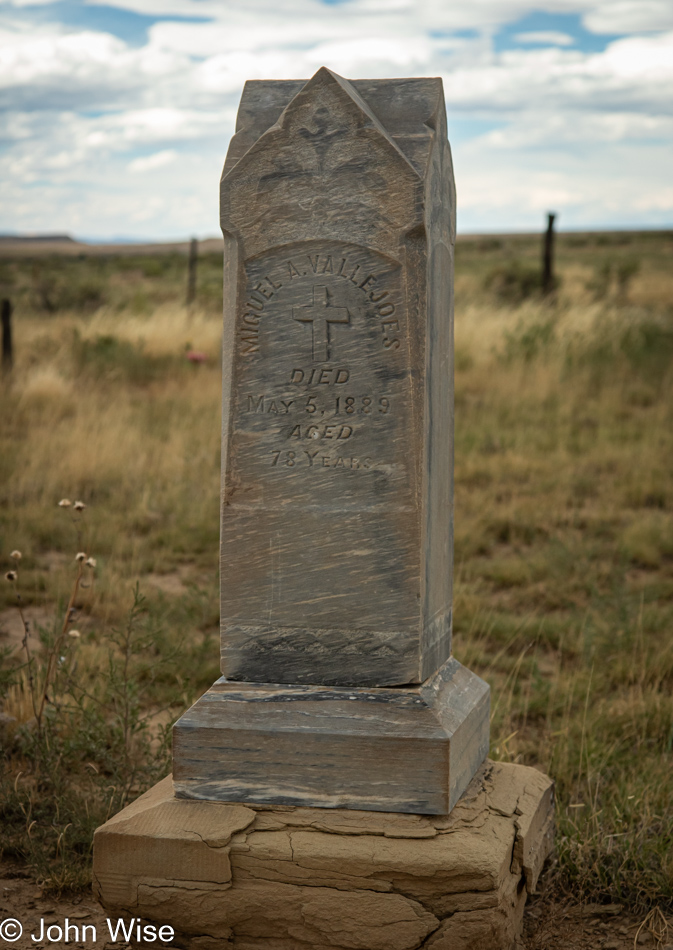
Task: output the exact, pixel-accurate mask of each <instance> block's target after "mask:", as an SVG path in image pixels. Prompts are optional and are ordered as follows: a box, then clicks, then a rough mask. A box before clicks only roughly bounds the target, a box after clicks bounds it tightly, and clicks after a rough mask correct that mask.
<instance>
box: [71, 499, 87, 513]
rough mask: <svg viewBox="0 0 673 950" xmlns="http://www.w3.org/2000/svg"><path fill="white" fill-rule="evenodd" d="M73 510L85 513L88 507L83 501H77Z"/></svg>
mask: <svg viewBox="0 0 673 950" xmlns="http://www.w3.org/2000/svg"><path fill="white" fill-rule="evenodd" d="M73 508H74V509H75V511H84V509H85V508H86V505H85V504H84V502H83V501H76V502H75V504H74V505H73Z"/></svg>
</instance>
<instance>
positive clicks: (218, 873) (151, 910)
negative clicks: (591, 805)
mask: <svg viewBox="0 0 673 950" xmlns="http://www.w3.org/2000/svg"><path fill="white" fill-rule="evenodd" d="M552 814H553V786H552V783H551V781H550V779H548V778H547V777H546V776H544V775H542V774H541V773H539V772H537V771H535V770H534V769H531V768H527V767H524V766H519V765H508V764H502V763H492V762H486V763H484V765H482V767H481V768H480V769H479V770H478V772H477V774H476V775H475V777H474V779H473V780H472V782H471V783H470V786H469V788H468V789H467V791H466V793H465V795H464V796H463V797H462V799H461V800H460V802H458V804H457V805H456V807H455V808H454V810H453V811H452V813H451V815H449V816H448V817H443V818H435V817H422V816H411V815H400V814H395V813H390V814H383V813H374V812H364V811H345V810H335V811H322V810H320V809H315V808H289V807H287V806H274V805H266V806H259V805H256V806H254V807H253V808H249V807H247V806H241V805H235V804H227V803H216V802H213V803H205V802H194V801H185V800H177V799H175V798H173V796H172V789H171V784H170V781H169V780H168V779H166V780H164V782H161V783H160V784H159V785H158V786H156V787H155V788H154V789H153V790H152V791H151V792H149V793H148V794H147V795H145V796H143V798H141V799H140V800H139V801H138V802H136V803H135V804H134V805H132V806H130V807H129V808H128V809H125V811H123V812H122V813H121V814H120V815H119V816H117V817H116V818H115V819H112V821H110V822H108V823H107V825H104V826H103V827H102V828H101V829H99V830H98V831H97V832H96V839H95V851H94V888H95V890H96V894H97V896H98V898H99V900H100V901H101V903H102V904H103V905H104V906H105V907H106V908H107V909H108V910H109V911H111V912H113V913H115V914H126V915H130V916H136V917H138V916H141V917H142V918H143V919H144V920H155V921H160V922H161V923H162V924H169V925H171V926H173V927H174V928H175V929H176V931H177V932H178V934H180V935H182V944H184V945H185V946H187V947H188V948H189V950H215V948H216V947H217V948H218V950H219V948H227V947H228V948H231V950H274V948H278V950H353V948H359V950H416V948H426V950H430V948H432V950H449V948H450V950H508V948H510V947H512V946H513V943H514V940H515V938H516V935H517V934H518V932H519V930H520V924H521V916H522V913H523V906H524V903H525V895H526V890H527V889H531V888H532V887H533V886H534V883H535V879H534V877H532V876H531V875H536V874H537V873H539V866H541V862H542V861H544V858H545V857H546V856H547V854H548V853H549V850H550V847H551V838H550V835H549V834H548V831H547V829H548V828H549V826H550V822H551V817H552ZM185 842H188V843H189V845H190V847H191V849H192V850H191V851H189V852H185V850H184V847H185ZM525 855H529V856H530V855H535V860H534V861H533V863H532V864H531V863H530V859H526V858H525V857H524V861H523V863H522V860H521V857H522V856H525ZM225 858H226V861H227V864H226V871H224V868H225V864H224V859H225ZM526 860H529V865H528V866H526V864H525V861H526ZM120 866H122V867H124V869H125V877H126V886H125V887H123V888H120V887H119V883H118V876H119V868H120ZM207 869H211V870H212V871H213V872H214V873H213V874H212V876H211V877H210V878H208V877H207V876H204V871H206V870H207Z"/></svg>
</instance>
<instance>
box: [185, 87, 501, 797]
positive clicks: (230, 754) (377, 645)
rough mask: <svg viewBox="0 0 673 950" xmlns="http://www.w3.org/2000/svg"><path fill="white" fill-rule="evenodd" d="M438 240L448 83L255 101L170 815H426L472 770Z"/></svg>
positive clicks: (224, 198) (249, 103) (478, 722)
mask: <svg viewBox="0 0 673 950" xmlns="http://www.w3.org/2000/svg"><path fill="white" fill-rule="evenodd" d="M454 220H455V197H454V189H453V179H452V171H451V158H450V151H449V146H448V142H447V140H446V116H445V110H444V99H443V92H442V84H441V80H438V79H401V80H363V81H356V82H347V81H346V80H344V79H342V78H341V77H339V76H336V75H335V74H334V73H332V72H330V71H329V70H327V69H321V70H319V71H318V73H316V75H315V76H314V77H313V78H312V79H310V80H309V81H308V82H306V81H296V82H295V81H290V82H271V81H269V82H250V83H247V84H246V86H245V90H244V92H243V97H242V100H241V105H240V109H239V115H238V124H237V131H236V135H235V136H234V138H233V139H232V142H231V145H230V148H229V153H228V155H227V160H226V163H225V169H224V173H223V176H222V183H221V221H222V229H223V233H224V238H225V282H224V291H225V300H224V344H223V350H224V398H223V407H224V412H223V417H224V418H223V444H222V448H223V462H222V466H223V489H222V523H221V658H222V666H221V668H222V673H223V678H222V679H221V680H219V681H218V682H217V683H216V684H215V685H214V686H213V688H212V689H211V690H209V691H208V693H206V694H205V696H204V697H202V699H201V700H199V702H198V703H197V704H196V705H195V706H194V707H193V708H192V709H191V710H190V711H189V712H188V713H187V714H186V715H185V716H184V717H183V718H182V719H181V720H180V722H179V723H178V724H177V725H176V727H175V732H174V750H175V751H174V781H175V788H176V793H177V794H178V795H182V796H187V797H201V798H214V799H221V800H234V801H246V800H247V801H271V802H286V803H294V804H317V805H322V806H325V807H330V806H332V807H334V806H336V805H341V806H346V807H355V808H373V809H383V810H387V809H389V810H400V811H421V812H423V811H425V812H428V811H429V812H433V811H435V812H437V811H438V812H442V811H448V810H449V809H450V807H452V805H453V803H454V801H455V800H456V798H457V796H458V795H459V794H460V793H461V792H462V790H463V789H464V788H465V786H466V784H467V782H468V781H469V780H470V778H471V777H472V775H473V774H474V771H475V769H476V768H477V766H478V765H479V764H480V762H481V761H482V759H483V758H484V756H485V754H486V750H487V746H488V687H487V686H486V684H484V683H482V681H481V680H479V679H478V678H477V677H476V676H474V674H472V673H470V672H469V671H468V670H466V669H465V668H464V667H462V666H461V665H460V664H459V663H457V662H456V661H455V660H454V659H453V658H452V657H451V655H450V654H451V598H452V541H453V538H452V525H453V349H452V347H453V313H452V301H453V297H452V281H453V245H454ZM401 761H405V762H406V763H407V766H406V768H403V769H400V768H399V767H398V765H396V763H397V764H399V762H401Z"/></svg>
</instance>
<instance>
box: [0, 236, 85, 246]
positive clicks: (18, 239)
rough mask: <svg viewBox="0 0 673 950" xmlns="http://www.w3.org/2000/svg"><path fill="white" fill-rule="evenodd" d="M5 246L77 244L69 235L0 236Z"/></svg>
mask: <svg viewBox="0 0 673 950" xmlns="http://www.w3.org/2000/svg"><path fill="white" fill-rule="evenodd" d="M0 241H1V242H2V243H3V244H7V243H11V244H35V243H40V244H51V243H54V244H64V243H67V244H76V243H77V242H76V241H75V239H74V238H71V237H70V235H69V234H0Z"/></svg>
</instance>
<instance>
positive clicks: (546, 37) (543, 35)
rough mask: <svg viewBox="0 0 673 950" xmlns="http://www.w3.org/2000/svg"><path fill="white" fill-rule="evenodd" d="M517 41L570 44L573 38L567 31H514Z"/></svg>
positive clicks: (550, 44) (552, 44)
mask: <svg viewBox="0 0 673 950" xmlns="http://www.w3.org/2000/svg"><path fill="white" fill-rule="evenodd" d="M514 39H515V40H516V42H517V43H537V44H544V45H545V46H572V45H573V44H574V42H575V41H574V39H573V38H572V36H569V35H568V34H567V33H558V32H556V31H555V30H538V31H537V32H536V31H531V32H530V33H516V34H515V36H514Z"/></svg>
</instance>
